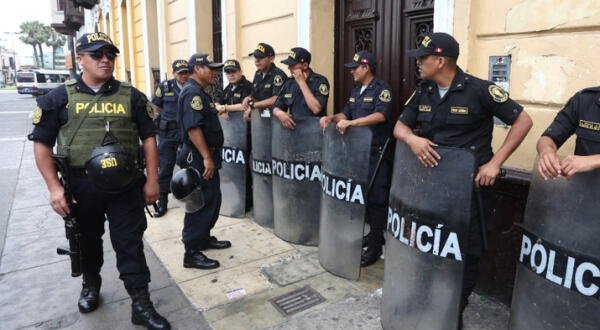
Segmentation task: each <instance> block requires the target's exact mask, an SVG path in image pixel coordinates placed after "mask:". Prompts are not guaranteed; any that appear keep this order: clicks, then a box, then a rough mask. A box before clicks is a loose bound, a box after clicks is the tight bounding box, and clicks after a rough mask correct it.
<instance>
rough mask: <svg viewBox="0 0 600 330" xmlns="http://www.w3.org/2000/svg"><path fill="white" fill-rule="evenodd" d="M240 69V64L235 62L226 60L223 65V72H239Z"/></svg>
mask: <svg viewBox="0 0 600 330" xmlns="http://www.w3.org/2000/svg"><path fill="white" fill-rule="evenodd" d="M241 69H242V67H240V62H238V61H237V60H227V61H225V63H224V67H223V70H225V71H239V70H241Z"/></svg>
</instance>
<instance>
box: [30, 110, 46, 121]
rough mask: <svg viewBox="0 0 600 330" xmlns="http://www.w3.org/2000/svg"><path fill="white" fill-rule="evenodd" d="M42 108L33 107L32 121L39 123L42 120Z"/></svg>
mask: <svg viewBox="0 0 600 330" xmlns="http://www.w3.org/2000/svg"><path fill="white" fill-rule="evenodd" d="M42 114H43V112H42V108H40V107H35V109H33V112H32V113H31V121H32V122H33V123H34V124H39V123H40V121H41V120H42Z"/></svg>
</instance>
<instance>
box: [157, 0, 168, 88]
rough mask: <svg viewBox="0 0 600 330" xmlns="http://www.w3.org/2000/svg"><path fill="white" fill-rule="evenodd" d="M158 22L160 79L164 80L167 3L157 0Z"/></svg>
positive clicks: (165, 72)
mask: <svg viewBox="0 0 600 330" xmlns="http://www.w3.org/2000/svg"><path fill="white" fill-rule="evenodd" d="M156 20H157V23H158V24H157V30H158V61H159V62H160V79H158V80H159V81H161V80H163V79H164V77H166V74H167V65H166V64H165V63H166V62H167V36H166V32H165V31H166V30H165V2H164V0H157V4H156Z"/></svg>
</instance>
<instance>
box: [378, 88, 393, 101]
mask: <svg viewBox="0 0 600 330" xmlns="http://www.w3.org/2000/svg"><path fill="white" fill-rule="evenodd" d="M379 99H380V100H381V102H389V101H391V100H392V94H390V91H389V89H384V90H382V91H381V93H379Z"/></svg>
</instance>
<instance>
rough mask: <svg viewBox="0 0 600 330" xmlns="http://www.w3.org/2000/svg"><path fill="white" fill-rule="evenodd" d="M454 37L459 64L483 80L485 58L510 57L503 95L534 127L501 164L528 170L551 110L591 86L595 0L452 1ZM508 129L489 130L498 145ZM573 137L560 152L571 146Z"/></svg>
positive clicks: (597, 20) (598, 16) (599, 4)
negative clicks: (507, 88)
mask: <svg viewBox="0 0 600 330" xmlns="http://www.w3.org/2000/svg"><path fill="white" fill-rule="evenodd" d="M454 22H455V26H454V35H455V37H456V38H457V39H458V41H459V43H460V44H461V54H466V55H461V58H460V59H459V65H461V66H462V67H463V68H464V69H466V71H468V72H469V73H471V74H473V75H475V76H478V77H481V78H485V79H487V77H488V65H489V64H488V61H489V56H493V55H511V56H512V67H511V77H510V91H509V92H510V96H511V98H513V99H514V100H516V101H517V102H519V103H520V104H522V105H523V106H524V107H525V109H526V111H527V112H528V113H529V114H530V115H531V117H532V118H533V120H534V127H533V129H532V130H531V132H530V133H529V136H528V137H527V138H526V140H525V142H524V143H523V144H522V145H521V147H519V149H518V150H517V151H516V152H515V154H514V155H513V156H512V157H511V158H510V159H509V161H508V162H507V164H506V165H508V166H513V167H518V168H523V169H531V168H532V165H533V161H534V158H535V156H536V152H535V144H536V142H537V140H538V139H539V137H540V135H541V134H542V132H543V131H544V130H545V129H546V128H547V126H548V125H549V124H550V122H551V121H552V120H553V118H554V116H555V115H556V113H557V111H559V110H560V109H561V107H562V106H563V104H564V103H566V101H567V100H568V99H569V98H570V97H571V96H572V95H573V94H574V93H575V92H577V91H578V90H580V89H582V88H585V87H589V86H595V85H598V82H599V79H598V74H597V72H598V71H597V70H596V69H595V68H597V64H596V61H595V57H597V54H599V53H600V43H599V42H598V40H600V32H599V31H598V27H599V26H600V1H596V0H577V1H566V0H505V1H492V0H457V1H456V3H455V17H454ZM507 131H508V129H507V128H502V127H496V129H495V132H494V134H495V136H494V146H495V148H498V147H499V146H500V144H501V143H502V141H503V140H504V137H505V136H506V133H507ZM572 142H573V139H571V140H570V142H569V143H568V144H567V145H566V146H565V147H563V148H562V150H561V153H562V154H569V153H572V151H573V143H572Z"/></svg>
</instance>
